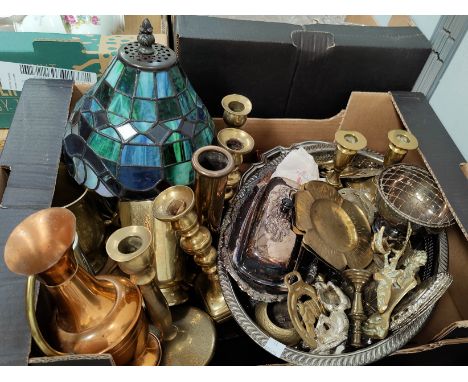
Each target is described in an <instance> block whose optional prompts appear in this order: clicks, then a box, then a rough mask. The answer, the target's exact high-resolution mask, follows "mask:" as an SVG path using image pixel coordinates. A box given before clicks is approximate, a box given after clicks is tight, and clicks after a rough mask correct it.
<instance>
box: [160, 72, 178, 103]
mask: <svg viewBox="0 0 468 382" xmlns="http://www.w3.org/2000/svg"><path fill="white" fill-rule="evenodd" d="M156 85H157V88H158V98H166V97H172V96H174V95H175V91H174V87H173V86H172V82H171V80H170V78H169V76H168V74H167V72H157V73H156Z"/></svg>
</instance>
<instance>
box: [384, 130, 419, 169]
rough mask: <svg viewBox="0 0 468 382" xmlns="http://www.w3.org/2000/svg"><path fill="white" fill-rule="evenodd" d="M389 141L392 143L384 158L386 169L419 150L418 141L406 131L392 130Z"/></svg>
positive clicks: (389, 133)
mask: <svg viewBox="0 0 468 382" xmlns="http://www.w3.org/2000/svg"><path fill="white" fill-rule="evenodd" d="M388 140H389V141H390V142H389V144H388V150H387V152H386V153H385V157H384V163H383V164H384V167H388V166H391V165H392V164H396V163H400V162H401V161H402V160H403V158H404V157H405V155H406V153H407V152H408V151H410V150H416V149H417V148H418V139H417V138H416V137H415V136H414V135H413V134H411V133H410V132H409V131H406V130H401V129H396V130H390V131H389V132H388Z"/></svg>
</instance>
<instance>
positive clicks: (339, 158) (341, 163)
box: [326, 130, 367, 188]
mask: <svg viewBox="0 0 468 382" xmlns="http://www.w3.org/2000/svg"><path fill="white" fill-rule="evenodd" d="M335 142H336V149H335V157H334V159H333V169H332V170H331V171H329V172H328V173H327V176H326V181H327V183H328V184H330V185H331V186H333V187H336V188H340V187H342V184H341V180H340V174H341V173H342V172H343V170H344V169H345V168H346V167H347V166H348V164H349V163H350V162H351V160H352V159H353V157H354V156H355V155H356V154H357V152H358V151H359V150H362V149H364V148H365V147H366V145H367V140H366V137H364V135H362V134H361V133H360V132H358V131H351V130H338V131H337V132H336V133H335Z"/></svg>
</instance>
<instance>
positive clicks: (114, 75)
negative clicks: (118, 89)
mask: <svg viewBox="0 0 468 382" xmlns="http://www.w3.org/2000/svg"><path fill="white" fill-rule="evenodd" d="M123 69H124V66H123V64H122V63H121V62H120V61H119V60H117V61H116V62H115V64H114V67H113V68H112V69H111V71H110V72H109V74H108V75H107V77H106V81H107V82H108V83H109V85H110V86H112V87H114V86H115V84H116V83H117V80H118V79H119V77H120V74H122V71H123Z"/></svg>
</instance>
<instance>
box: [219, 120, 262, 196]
mask: <svg viewBox="0 0 468 382" xmlns="http://www.w3.org/2000/svg"><path fill="white" fill-rule="evenodd" d="M217 138H218V143H219V144H220V145H221V146H222V147H223V148H225V149H226V150H227V151H229V153H230V154H231V155H232V156H233V158H234V166H235V167H234V170H232V172H231V173H230V174H229V175H228V179H227V184H226V194H225V195H224V199H225V200H229V199H231V198H232V197H233V196H234V193H235V192H236V190H237V186H238V184H239V182H240V179H241V173H240V171H239V167H240V165H241V164H242V162H243V159H244V158H243V157H244V155H247V154H248V153H250V152H251V151H252V150H253V148H254V145H255V141H254V139H253V138H252V136H251V135H250V134H249V133H247V132H246V131H244V130H240V129H233V128H226V129H222V130H220V132H219V133H218V136H217Z"/></svg>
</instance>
